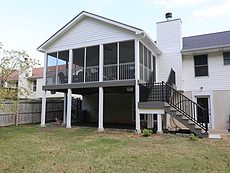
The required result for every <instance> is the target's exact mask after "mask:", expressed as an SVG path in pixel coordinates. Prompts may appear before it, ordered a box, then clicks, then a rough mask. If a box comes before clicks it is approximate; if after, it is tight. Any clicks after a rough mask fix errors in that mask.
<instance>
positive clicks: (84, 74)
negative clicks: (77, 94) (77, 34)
mask: <svg viewBox="0 0 230 173" xmlns="http://www.w3.org/2000/svg"><path fill="white" fill-rule="evenodd" d="M86 53H87V51H86V47H85V48H84V68H83V72H84V73H83V82H85V81H86V80H85V77H86V70H85V69H86Z"/></svg>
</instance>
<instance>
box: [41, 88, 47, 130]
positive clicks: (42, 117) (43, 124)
mask: <svg viewBox="0 0 230 173" xmlns="http://www.w3.org/2000/svg"><path fill="white" fill-rule="evenodd" d="M45 123H46V91H45V90H42V114H41V125H40V127H45V126H46V125H45Z"/></svg>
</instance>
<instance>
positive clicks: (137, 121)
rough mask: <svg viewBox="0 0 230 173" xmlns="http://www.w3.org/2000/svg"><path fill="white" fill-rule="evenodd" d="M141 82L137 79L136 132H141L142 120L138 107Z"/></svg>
mask: <svg viewBox="0 0 230 173" xmlns="http://www.w3.org/2000/svg"><path fill="white" fill-rule="evenodd" d="M139 88H140V87H139V84H138V82H137V80H136V85H135V110H136V111H135V116H136V129H135V132H136V133H141V120H140V112H139V108H138V103H139V99H140V96H139Z"/></svg>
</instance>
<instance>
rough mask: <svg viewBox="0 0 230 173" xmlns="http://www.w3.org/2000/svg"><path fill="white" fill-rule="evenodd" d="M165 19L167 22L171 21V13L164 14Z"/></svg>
mask: <svg viewBox="0 0 230 173" xmlns="http://www.w3.org/2000/svg"><path fill="white" fill-rule="evenodd" d="M165 18H166V19H167V20H169V19H171V18H172V13H171V12H168V13H166V14H165Z"/></svg>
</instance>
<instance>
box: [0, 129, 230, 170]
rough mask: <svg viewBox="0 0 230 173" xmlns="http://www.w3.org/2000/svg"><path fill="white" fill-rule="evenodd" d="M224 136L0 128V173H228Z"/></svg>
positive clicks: (229, 158)
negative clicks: (146, 135) (204, 137)
mask: <svg viewBox="0 0 230 173" xmlns="http://www.w3.org/2000/svg"><path fill="white" fill-rule="evenodd" d="M229 149H230V136H224V138H223V139H221V140H218V139H200V140H191V139H190V138H189V137H182V136H175V135H151V136H150V137H143V136H142V135H135V134H133V133H132V132H124V131H112V130H105V131H103V132H99V131H97V129H95V128H71V129H66V128H64V127H55V126H48V127H45V128H41V127H39V126H38V125H20V126H17V127H14V126H11V127H1V128H0V172H36V173H39V172H66V173H69V172H71V173H72V172H189V173H191V172H229V170H230V152H229Z"/></svg>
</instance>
